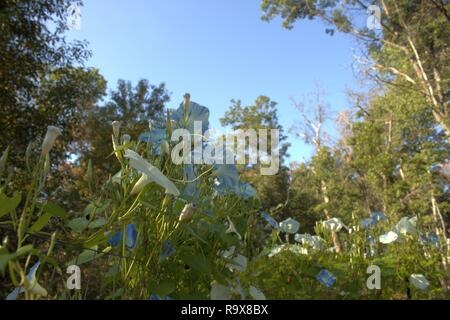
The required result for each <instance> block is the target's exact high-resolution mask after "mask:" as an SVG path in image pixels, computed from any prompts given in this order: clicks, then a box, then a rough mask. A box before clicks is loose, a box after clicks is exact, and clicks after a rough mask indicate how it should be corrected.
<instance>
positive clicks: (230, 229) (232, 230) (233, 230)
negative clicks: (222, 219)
mask: <svg viewBox="0 0 450 320" xmlns="http://www.w3.org/2000/svg"><path fill="white" fill-rule="evenodd" d="M227 219H228V229H227V231H226V232H225V233H234V234H237V236H238V238H239V240H241V239H242V236H241V234H240V233H239V232H238V231H237V230H236V227H235V226H234V224H233V221H231V219H230V217H227Z"/></svg>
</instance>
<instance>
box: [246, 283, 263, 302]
mask: <svg viewBox="0 0 450 320" xmlns="http://www.w3.org/2000/svg"><path fill="white" fill-rule="evenodd" d="M248 291H249V293H250V295H251V296H252V298H253V300H266V296H265V295H264V293H262V292H261V290H259V289H258V288H255V287H254V286H250V287H249V290H248Z"/></svg>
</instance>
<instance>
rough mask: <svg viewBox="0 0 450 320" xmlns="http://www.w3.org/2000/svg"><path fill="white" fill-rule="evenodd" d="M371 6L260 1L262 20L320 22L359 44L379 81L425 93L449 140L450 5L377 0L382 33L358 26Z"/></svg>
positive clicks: (416, 0)
mask: <svg viewBox="0 0 450 320" xmlns="http://www.w3.org/2000/svg"><path fill="white" fill-rule="evenodd" d="M372 5H373V1H369V0H368V1H359V0H358V1H344V2H342V1H337V0H328V1H319V0H306V1H297V0H288V1H285V0H263V1H262V4H261V7H262V10H263V11H264V15H263V19H264V20H271V19H273V18H274V17H276V16H281V17H282V18H283V19H284V20H283V26H284V27H286V28H292V27H293V24H294V22H295V21H297V20H300V19H314V18H319V19H321V20H322V21H324V22H325V23H326V24H327V25H330V26H332V27H335V28H336V29H337V30H339V31H341V32H344V33H348V34H351V35H353V36H355V37H356V38H357V39H358V40H361V41H363V42H364V43H365V44H366V49H367V50H366V54H367V56H368V58H370V59H372V60H373V61H372V62H371V64H372V67H373V69H375V70H376V71H377V75H376V77H377V79H379V80H380V81H382V82H384V83H388V84H390V85H399V83H398V82H396V81H395V79H396V78H400V79H402V80H403V83H401V84H400V85H402V86H404V85H408V86H409V87H410V88H411V89H412V90H414V91H416V92H418V93H419V94H421V95H423V96H424V97H425V98H426V101H427V104H428V106H429V108H430V110H431V111H432V114H433V116H434V119H435V120H436V122H437V123H439V124H440V125H441V126H442V128H443V129H444V130H445V132H446V134H447V136H448V137H449V139H450V116H449V115H450V110H449V98H450V97H449V92H450V69H449V68H450V63H449V57H450V53H449V50H448V39H449V38H450V23H449V22H450V3H449V2H448V1H442V0H432V1H430V0H414V1H411V0H380V1H379V6H380V7H381V9H382V15H381V20H380V21H379V22H380V25H381V31H380V32H378V31H377V30H371V29H369V28H368V27H367V25H366V24H365V23H361V20H362V21H365V20H366V19H367V18H368V17H369V15H368V13H369V14H373V8H374V7H373V6H372ZM361 18H363V19H361ZM327 31H330V30H329V29H327ZM329 33H331V34H332V32H329Z"/></svg>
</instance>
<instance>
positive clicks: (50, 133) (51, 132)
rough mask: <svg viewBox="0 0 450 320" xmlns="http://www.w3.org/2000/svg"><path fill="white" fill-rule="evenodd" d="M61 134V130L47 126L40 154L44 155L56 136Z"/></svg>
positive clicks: (50, 147) (51, 146)
mask: <svg viewBox="0 0 450 320" xmlns="http://www.w3.org/2000/svg"><path fill="white" fill-rule="evenodd" d="M60 135H61V130H59V128H57V127H54V126H48V127H47V133H46V134H45V137H44V141H43V142H42V156H44V157H45V156H46V155H47V154H48V153H49V152H50V150H51V149H52V148H53V145H54V144H55V141H56V138H58V136H60Z"/></svg>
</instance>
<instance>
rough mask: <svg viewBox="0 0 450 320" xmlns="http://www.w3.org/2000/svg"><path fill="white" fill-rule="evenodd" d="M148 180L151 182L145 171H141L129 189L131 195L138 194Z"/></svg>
mask: <svg viewBox="0 0 450 320" xmlns="http://www.w3.org/2000/svg"><path fill="white" fill-rule="evenodd" d="M150 182H152V180H151V179H150V178H149V177H148V176H147V175H146V174H145V173H143V174H142V175H141V177H140V178H139V180H138V181H137V182H136V183H135V184H134V186H133V189H131V194H132V195H134V194H138V193H139V192H141V191H142V189H144V188H145V186H146V185H148V184H149V183H150Z"/></svg>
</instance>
